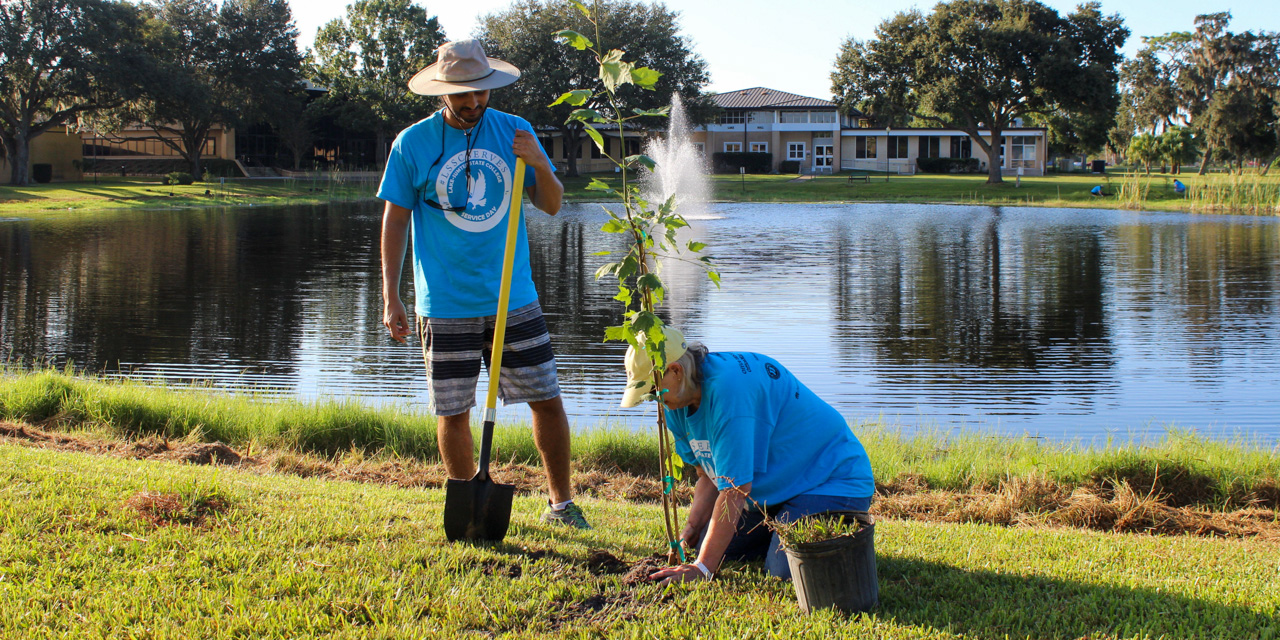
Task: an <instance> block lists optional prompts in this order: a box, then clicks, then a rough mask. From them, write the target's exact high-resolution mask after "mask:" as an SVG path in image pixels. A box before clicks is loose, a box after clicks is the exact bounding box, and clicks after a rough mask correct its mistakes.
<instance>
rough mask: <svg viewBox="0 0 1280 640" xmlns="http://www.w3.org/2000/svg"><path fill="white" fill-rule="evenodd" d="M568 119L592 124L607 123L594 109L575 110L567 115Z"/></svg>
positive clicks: (606, 119)
mask: <svg viewBox="0 0 1280 640" xmlns="http://www.w3.org/2000/svg"><path fill="white" fill-rule="evenodd" d="M569 119H570V120H578V121H580V122H586V121H588V120H590V121H592V122H608V121H609V119H608V118H606V117H604V116H602V115H600V112H599V111H596V110H595V109H575V110H574V111H573V113H570V114H569Z"/></svg>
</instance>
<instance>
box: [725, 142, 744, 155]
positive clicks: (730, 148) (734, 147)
mask: <svg viewBox="0 0 1280 640" xmlns="http://www.w3.org/2000/svg"><path fill="white" fill-rule="evenodd" d="M724 152H725V153H742V143H741V142H726V143H724Z"/></svg>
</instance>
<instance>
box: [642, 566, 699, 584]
mask: <svg viewBox="0 0 1280 640" xmlns="http://www.w3.org/2000/svg"><path fill="white" fill-rule="evenodd" d="M649 579H650V580H654V581H658V580H661V581H662V584H664V585H668V584H672V583H675V582H697V581H699V580H710V579H711V577H710V576H707V575H703V573H702V570H701V569H699V568H697V567H695V566H693V565H691V564H682V565H679V566H675V567H667V568H666V569H662V570H660V571H657V572H654V573H651V574H649Z"/></svg>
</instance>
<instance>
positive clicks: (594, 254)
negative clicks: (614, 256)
mask: <svg viewBox="0 0 1280 640" xmlns="http://www.w3.org/2000/svg"><path fill="white" fill-rule="evenodd" d="M611 253H613V252H612V251H597V252H595V253H593V254H591V255H593V256H607V255H609V254H611Z"/></svg>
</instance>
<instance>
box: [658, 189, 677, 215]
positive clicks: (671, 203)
mask: <svg viewBox="0 0 1280 640" xmlns="http://www.w3.org/2000/svg"><path fill="white" fill-rule="evenodd" d="M675 209H676V194H674V193H673V194H671V197H669V198H667V201H666V202H664V203H662V206H660V207H658V213H660V214H662V215H664V216H665V215H670V214H671V212H672V211H675Z"/></svg>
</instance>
